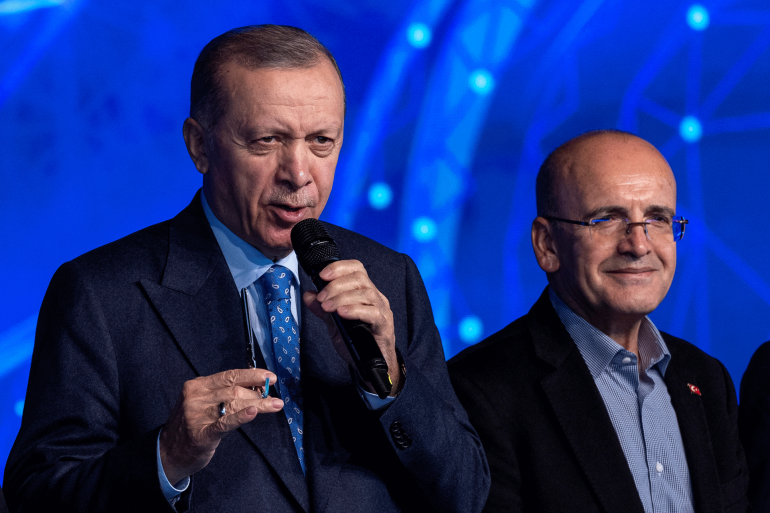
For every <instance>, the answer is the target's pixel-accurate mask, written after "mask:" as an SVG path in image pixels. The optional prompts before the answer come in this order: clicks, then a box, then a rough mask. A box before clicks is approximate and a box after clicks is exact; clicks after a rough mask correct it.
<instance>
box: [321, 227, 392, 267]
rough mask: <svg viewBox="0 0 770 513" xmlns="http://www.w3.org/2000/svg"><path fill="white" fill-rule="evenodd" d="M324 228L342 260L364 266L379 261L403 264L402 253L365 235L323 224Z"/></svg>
mask: <svg viewBox="0 0 770 513" xmlns="http://www.w3.org/2000/svg"><path fill="white" fill-rule="evenodd" d="M324 226H326V229H327V230H329V235H331V236H332V238H333V239H334V241H335V242H336V243H337V246H338V247H339V249H340V254H341V256H342V259H343V260H345V259H355V260H360V261H361V262H363V263H365V264H366V263H369V262H380V261H384V262H386V263H389V262H393V263H396V262H403V259H404V256H405V255H404V254H403V253H399V252H398V251H395V250H393V249H390V248H389V247H387V246H385V245H383V244H380V243H379V242H377V241H375V240H372V239H370V238H369V237H366V236H365V235H361V234H360V233H356V232H353V231H350V230H348V229H345V228H342V227H340V226H337V225H334V224H330V223H324ZM401 265H402V264H401Z"/></svg>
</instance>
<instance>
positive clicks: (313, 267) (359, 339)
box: [291, 218, 392, 399]
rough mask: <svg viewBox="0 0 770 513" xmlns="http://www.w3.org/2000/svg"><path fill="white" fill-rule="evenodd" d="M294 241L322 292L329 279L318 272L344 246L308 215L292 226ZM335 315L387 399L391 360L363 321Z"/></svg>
mask: <svg viewBox="0 0 770 513" xmlns="http://www.w3.org/2000/svg"><path fill="white" fill-rule="evenodd" d="M291 245H292V246H293V247H294V252H295V253H296V254H297V260H299V264H300V265H301V266H302V269H304V270H305V272H306V273H307V274H308V276H310V279H312V280H313V284H314V285H315V287H316V289H318V291H319V292H320V291H321V290H322V289H323V288H324V287H325V286H326V284H327V283H328V282H326V281H324V280H322V279H321V278H319V277H318V274H319V273H320V272H321V271H322V270H323V269H324V268H325V267H326V266H327V265H329V264H331V263H332V262H336V261H338V260H339V259H340V250H339V249H338V248H337V244H335V242H334V239H332V238H331V236H330V235H329V232H328V231H326V228H325V227H324V225H323V224H321V222H320V221H319V220H318V219H312V218H308V219H303V220H302V221H300V222H299V223H297V224H296V225H295V226H294V228H292V230H291ZM331 316H332V319H334V324H335V325H336V326H337V331H339V333H340V336H342V340H344V341H345V346H346V347H347V348H348V351H349V352H350V356H351V357H352V358H353V363H355V365H356V368H357V369H358V372H359V374H361V377H362V378H363V379H365V380H366V381H368V382H369V383H371V384H372V386H373V387H374V390H375V392H376V393H377V395H378V396H379V397H380V399H384V398H385V397H387V396H388V395H389V394H390V389H391V386H392V382H391V380H390V376H389V375H388V364H387V362H386V361H385V358H383V357H382V351H380V346H378V345H377V342H376V341H375V340H374V336H373V335H372V333H371V332H370V331H369V329H368V328H367V327H366V324H364V323H363V322H361V321H352V320H349V319H343V318H341V317H340V316H339V315H337V312H333V313H332V314H331Z"/></svg>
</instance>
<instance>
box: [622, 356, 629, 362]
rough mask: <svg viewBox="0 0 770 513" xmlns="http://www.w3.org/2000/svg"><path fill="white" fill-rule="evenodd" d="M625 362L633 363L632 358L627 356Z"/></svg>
mask: <svg viewBox="0 0 770 513" xmlns="http://www.w3.org/2000/svg"><path fill="white" fill-rule="evenodd" d="M623 363H631V358H630V357H628V356H626V357H625V358H623Z"/></svg>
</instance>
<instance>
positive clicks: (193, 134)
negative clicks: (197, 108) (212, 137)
mask: <svg viewBox="0 0 770 513" xmlns="http://www.w3.org/2000/svg"><path fill="white" fill-rule="evenodd" d="M182 135H183V136H184V144H185V146H187V153H189V154H190V158H191V159H192V161H193V163H194V164H195V169H197V170H198V172H199V173H200V174H202V175H205V174H206V173H208V171H209V158H208V156H207V155H206V132H205V130H203V127H202V126H201V125H200V123H198V122H197V121H195V120H194V119H193V118H187V119H185V120H184V124H183V125H182Z"/></svg>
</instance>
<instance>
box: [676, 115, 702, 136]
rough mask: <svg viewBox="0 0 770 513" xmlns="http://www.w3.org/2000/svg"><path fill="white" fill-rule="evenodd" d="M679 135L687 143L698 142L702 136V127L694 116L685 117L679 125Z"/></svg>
mask: <svg viewBox="0 0 770 513" xmlns="http://www.w3.org/2000/svg"><path fill="white" fill-rule="evenodd" d="M679 135H681V136H682V139H684V140H685V141H687V142H690V143H693V142H698V141H699V140H700V138H701V136H702V135H703V127H702V126H701V124H700V121H698V118H696V117H695V116H685V117H684V119H682V122H681V123H680V124H679Z"/></svg>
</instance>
